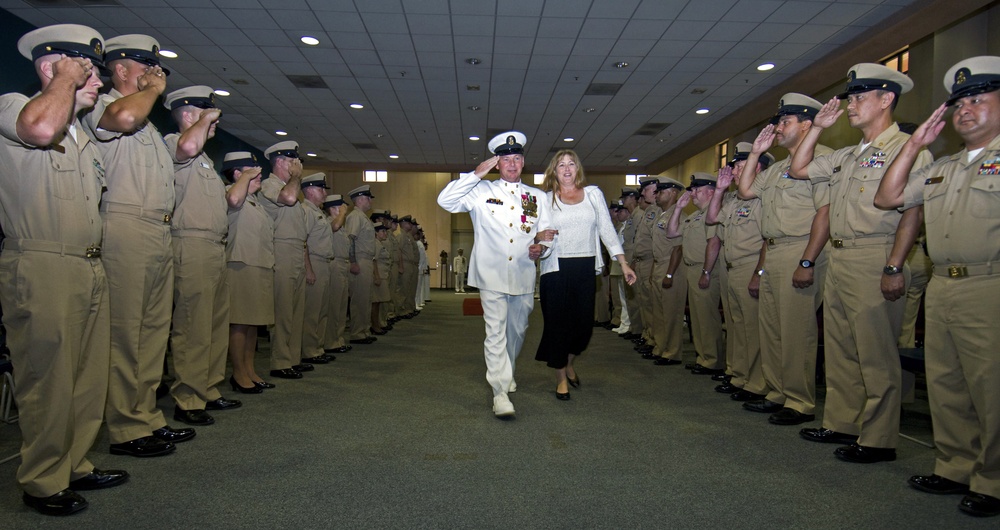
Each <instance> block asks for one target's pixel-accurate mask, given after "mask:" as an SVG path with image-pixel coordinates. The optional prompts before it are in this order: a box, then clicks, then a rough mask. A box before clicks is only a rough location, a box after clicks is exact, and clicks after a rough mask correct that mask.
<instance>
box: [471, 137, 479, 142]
mask: <svg viewBox="0 0 1000 530" xmlns="http://www.w3.org/2000/svg"><path fill="white" fill-rule="evenodd" d="M469 139H470V140H472V141H473V142H478V141H479V137H478V136H470V137H469Z"/></svg>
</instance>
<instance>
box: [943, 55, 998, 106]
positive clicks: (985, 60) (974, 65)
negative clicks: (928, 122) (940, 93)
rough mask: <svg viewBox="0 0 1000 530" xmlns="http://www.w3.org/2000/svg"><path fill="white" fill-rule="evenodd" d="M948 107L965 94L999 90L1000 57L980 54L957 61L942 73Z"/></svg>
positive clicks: (965, 95)
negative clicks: (948, 91)
mask: <svg viewBox="0 0 1000 530" xmlns="http://www.w3.org/2000/svg"><path fill="white" fill-rule="evenodd" d="M944 87H945V88H946V89H948V90H950V91H951V95H950V96H948V102H947V103H946V104H947V105H948V106H949V107H950V106H952V105H954V104H955V102H956V101H958V100H959V99H962V98H964V97H967V96H974V95H976V94H984V93H986V92H993V91H995V90H1000V57H996V56H993V55H980V56H979V57H972V58H970V59H965V60H963V61H959V62H958V63H957V64H955V66H952V67H951V68H949V69H948V73H946V74H944Z"/></svg>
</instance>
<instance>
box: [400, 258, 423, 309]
mask: <svg viewBox="0 0 1000 530" xmlns="http://www.w3.org/2000/svg"><path fill="white" fill-rule="evenodd" d="M417 268H418V265H417V264H416V263H413V264H410V263H403V276H402V278H401V280H402V282H401V285H400V290H401V291H402V294H403V314H404V315H408V314H410V313H412V312H414V311H416V310H417V304H416V296H417V280H418V279H419V274H418V272H419V271H418V270H417Z"/></svg>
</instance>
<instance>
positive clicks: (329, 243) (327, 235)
mask: <svg viewBox="0 0 1000 530" xmlns="http://www.w3.org/2000/svg"><path fill="white" fill-rule="evenodd" d="M299 204H301V205H302V208H303V209H305V218H306V230H308V232H309V237H308V239H307V240H306V243H307V244H308V245H309V255H311V256H317V257H319V258H323V259H324V260H327V259H332V258H333V257H334V256H333V227H332V226H330V217H329V216H328V215H326V213H325V212H323V210H320V209H319V206H316V205H315V204H313V203H311V202H309V201H299Z"/></svg>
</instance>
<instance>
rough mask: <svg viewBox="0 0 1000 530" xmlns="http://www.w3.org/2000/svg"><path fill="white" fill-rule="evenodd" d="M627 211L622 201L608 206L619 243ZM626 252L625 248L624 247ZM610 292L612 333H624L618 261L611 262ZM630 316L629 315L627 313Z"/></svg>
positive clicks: (609, 275) (620, 271)
mask: <svg viewBox="0 0 1000 530" xmlns="http://www.w3.org/2000/svg"><path fill="white" fill-rule="evenodd" d="M623 210H624V211H626V212H627V211H628V210H625V207H624V206H622V204H621V201H616V202H612V203H610V204H608V213H609V214H610V215H611V222H612V223H614V225H615V233H616V234H618V242H619V243H621V241H622V229H623V228H624V227H625V225H624V223H625V221H624V215H623V214H622V213H621V212H622V211H623ZM622 249H623V250H624V246H623V247H622ZM608 284H609V285H608V292H609V295H610V296H611V327H610V328H609V329H611V331H613V332H615V333H624V330H622V329H621V325H622V306H623V304H624V300H623V298H622V290H621V286H622V266H621V264H620V263H618V261H617V260H611V268H610V271H609V273H608ZM625 315H626V316H628V313H625Z"/></svg>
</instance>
